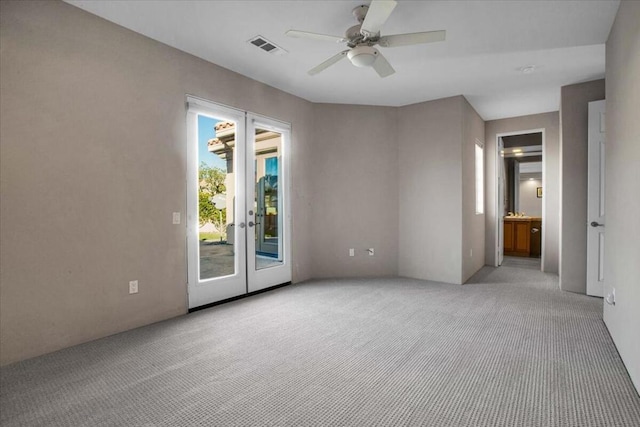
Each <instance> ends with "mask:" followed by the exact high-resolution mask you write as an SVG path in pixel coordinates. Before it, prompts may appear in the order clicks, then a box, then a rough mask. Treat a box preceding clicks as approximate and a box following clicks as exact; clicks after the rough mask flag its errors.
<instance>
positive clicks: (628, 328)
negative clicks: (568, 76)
mask: <svg viewBox="0 0 640 427" xmlns="http://www.w3.org/2000/svg"><path fill="white" fill-rule="evenodd" d="M638 22H640V2H634V1H623V2H621V3H620V9H619V10H618V15H617V17H616V20H615V22H614V24H613V28H612V30H611V33H610V34H609V39H608V40H607V71H606V80H607V93H606V99H607V102H606V104H607V115H606V133H607V134H606V139H607V141H606V143H607V148H606V149H607V155H606V165H605V168H606V178H605V182H606V189H605V191H606V193H605V197H606V210H607V211H606V215H607V216H606V226H607V229H606V239H605V257H604V259H605V261H604V262H605V265H604V269H605V273H604V277H605V295H606V294H607V293H609V292H611V288H612V287H615V289H616V305H615V306H611V305H608V304H604V321H605V323H606V325H607V327H608V328H609V332H610V333H611V337H612V338H613V341H614V342H615V344H616V347H617V349H618V352H619V353H620V357H622V360H623V361H624V363H625V365H626V367H627V370H628V371H629V375H630V376H631V380H632V381H633V383H634V384H635V386H636V390H640V339H638V329H639V327H640V282H639V281H638V280H639V279H638V278H640V262H638V261H639V260H640V244H639V243H638V241H639V237H640V222H639V221H638V215H637V213H638V212H640V199H639V198H638V197H637V195H638V189H640V120H638V112H639V111H640V78H639V77H638V76H640V26H638ZM630 213H632V214H630Z"/></svg>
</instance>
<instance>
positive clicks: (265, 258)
mask: <svg viewBox="0 0 640 427" xmlns="http://www.w3.org/2000/svg"><path fill="white" fill-rule="evenodd" d="M187 102H188V110H187V139H188V147H189V148H188V150H187V161H188V167H187V173H188V178H187V254H188V256H187V264H188V266H187V267H188V291H189V308H190V309H191V308H195V307H200V306H203V305H207V304H211V303H214V302H216V301H221V300H225V299H229V298H233V297H236V296H240V295H244V294H246V293H250V292H255V291H257V290H261V289H264V288H268V287H271V286H275V285H279V284H282V283H286V282H290V281H291V261H290V249H289V241H290V214H289V212H290V206H289V191H288V189H289V164H288V159H289V147H290V135H291V131H290V126H289V125H288V124H286V123H282V122H278V121H276V120H272V119H268V118H265V117H260V116H257V115H253V114H248V113H245V112H244V111H240V110H235V109H232V108H228V107H224V106H221V105H218V104H215V103H211V102H208V101H204V100H201V99H198V98H193V97H187Z"/></svg>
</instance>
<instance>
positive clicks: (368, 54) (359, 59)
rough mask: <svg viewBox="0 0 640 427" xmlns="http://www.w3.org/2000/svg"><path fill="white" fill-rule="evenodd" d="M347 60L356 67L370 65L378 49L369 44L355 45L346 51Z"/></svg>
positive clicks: (376, 55)
mask: <svg viewBox="0 0 640 427" xmlns="http://www.w3.org/2000/svg"><path fill="white" fill-rule="evenodd" d="M347 57H348V58H349V61H351V63H352V64H353V65H355V66H356V67H370V66H372V65H373V63H374V62H375V61H376V58H377V57H378V51H377V50H376V49H374V48H373V47H371V46H366V45H360V46H356V47H354V48H353V49H351V50H350V51H349V53H347Z"/></svg>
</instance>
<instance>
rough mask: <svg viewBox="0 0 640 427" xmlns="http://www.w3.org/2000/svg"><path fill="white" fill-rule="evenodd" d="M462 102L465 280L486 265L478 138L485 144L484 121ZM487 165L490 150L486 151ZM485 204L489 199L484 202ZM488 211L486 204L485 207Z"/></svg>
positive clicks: (466, 103)
mask: <svg viewBox="0 0 640 427" xmlns="http://www.w3.org/2000/svg"><path fill="white" fill-rule="evenodd" d="M461 101H462V120H463V127H462V242H461V244H462V254H461V256H462V278H461V282H462V283H464V282H466V281H467V280H469V278H470V277H471V276H472V275H473V274H474V273H475V272H476V271H478V270H479V269H481V268H482V267H483V266H484V259H485V255H484V241H485V234H484V233H485V229H484V221H485V214H476V148H475V147H476V139H477V140H478V141H480V142H481V143H484V120H482V118H481V117H480V115H479V114H478V113H477V112H476V110H474V109H473V107H472V106H471V104H469V102H467V100H466V99H465V98H464V97H461ZM484 155H485V156H484V157H485V166H486V158H487V153H486V149H485V152H484ZM485 205H486V202H485ZM485 212H486V206H485Z"/></svg>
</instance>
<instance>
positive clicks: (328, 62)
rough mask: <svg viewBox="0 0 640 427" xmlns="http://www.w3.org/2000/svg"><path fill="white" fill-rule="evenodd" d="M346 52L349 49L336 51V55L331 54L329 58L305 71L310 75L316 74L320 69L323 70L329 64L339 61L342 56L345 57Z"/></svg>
mask: <svg viewBox="0 0 640 427" xmlns="http://www.w3.org/2000/svg"><path fill="white" fill-rule="evenodd" d="M347 52H349V49H347V50H343V51H342V52H340V53H338V54H336V55H333V56H332V57H331V58H329V59H327V60H326V61H324V62H323V63H322V64H320V65H317V66H315V67H314V68H312V69H310V70H309V71H307V73H308V74H309V75H310V76H313V75H316V74H318V73H319V72H320V71H322V70H324V69H326V68H329V67H330V66H332V65H333V64H335V63H336V62H338V61H340V60H341V59H342V58H344V57H346V56H347Z"/></svg>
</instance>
